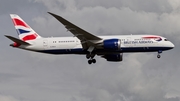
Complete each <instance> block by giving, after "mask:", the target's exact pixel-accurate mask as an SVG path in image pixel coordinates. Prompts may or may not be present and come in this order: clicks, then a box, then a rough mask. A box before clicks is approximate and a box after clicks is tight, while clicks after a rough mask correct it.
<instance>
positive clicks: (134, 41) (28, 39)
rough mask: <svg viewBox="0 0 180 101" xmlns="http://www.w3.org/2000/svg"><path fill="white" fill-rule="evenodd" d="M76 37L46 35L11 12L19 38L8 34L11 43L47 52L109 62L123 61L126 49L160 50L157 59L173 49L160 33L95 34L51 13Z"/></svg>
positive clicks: (89, 60) (135, 50) (31, 49)
mask: <svg viewBox="0 0 180 101" xmlns="http://www.w3.org/2000/svg"><path fill="white" fill-rule="evenodd" d="M48 13H49V14H51V15H52V16H53V17H55V18H56V19H57V20H58V21H59V22H61V23H62V24H63V25H64V26H65V28H66V29H67V30H68V31H70V32H71V33H72V34H73V35H74V36H72V37H51V38H43V37H41V36H40V35H38V34H37V33H36V32H35V31H34V30H33V29H32V28H31V27H30V26H29V25H28V24H27V23H26V22H24V21H23V20H22V19H21V18H20V17H19V16H18V15H16V14H10V16H11V18H12V21H13V23H14V26H15V29H16V31H17V33H18V35H19V39H18V38H15V37H12V36H9V35H5V36H6V37H7V38H9V39H10V40H12V41H13V42H14V43H13V44H10V46H12V47H15V48H21V49H25V50H29V51H35V52H41V53H48V54H79V55H86V58H87V59H88V63H89V64H92V63H96V60H95V59H94V57H95V56H96V55H98V56H101V57H102V58H105V59H106V60H107V61H111V62H119V61H122V60H123V53H127V52H157V53H158V55H157V58H160V54H161V53H162V52H163V51H166V50H170V49H173V48H174V44H173V43H172V42H170V41H169V40H168V39H166V38H164V37H162V36H158V35H114V36H96V35H93V34H91V33H89V32H87V31H85V30H83V29H81V28H80V27H78V26H76V25H74V24H72V23H71V22H69V21H67V20H66V19H64V18H62V17H61V16H58V15H56V14H53V13H50V12H48Z"/></svg>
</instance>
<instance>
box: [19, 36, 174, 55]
mask: <svg viewBox="0 0 180 101" xmlns="http://www.w3.org/2000/svg"><path fill="white" fill-rule="evenodd" d="M149 36H154V35H119V36H118V35H117V36H99V37H100V38H102V39H103V40H106V39H113V38H114V39H120V40H121V50H118V51H117V50H114V51H113V50H102V49H99V50H98V49H97V50H96V53H97V54H101V53H103V54H112V53H125V52H155V51H156V52H157V51H165V50H169V49H172V48H173V47H174V45H173V44H172V43H171V42H170V41H168V40H167V39H166V38H164V37H161V36H156V37H160V40H159V39H156V38H151V37H150V38H144V37H149ZM27 42H28V43H30V44H31V45H30V46H23V45H21V46H19V48H22V49H26V50H31V51H36V52H42V53H49V54H86V53H87V50H83V47H82V45H81V42H80V40H79V39H78V38H76V37H50V38H39V39H36V40H30V41H27Z"/></svg>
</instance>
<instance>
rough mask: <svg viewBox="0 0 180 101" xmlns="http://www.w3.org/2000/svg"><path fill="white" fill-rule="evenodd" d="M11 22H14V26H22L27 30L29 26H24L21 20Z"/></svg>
mask: <svg viewBox="0 0 180 101" xmlns="http://www.w3.org/2000/svg"><path fill="white" fill-rule="evenodd" d="M13 22H14V25H15V26H24V27H27V28H29V26H28V25H26V23H24V22H23V21H21V20H19V19H16V18H14V19H13Z"/></svg>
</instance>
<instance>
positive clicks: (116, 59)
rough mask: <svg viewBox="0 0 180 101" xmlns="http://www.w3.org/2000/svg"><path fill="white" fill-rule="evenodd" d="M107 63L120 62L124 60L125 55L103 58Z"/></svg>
mask: <svg viewBox="0 0 180 101" xmlns="http://www.w3.org/2000/svg"><path fill="white" fill-rule="evenodd" d="M103 57H104V58H105V59H106V60H107V61H111V62H120V61H122V60H123V53H120V54H109V55H104V56H103Z"/></svg>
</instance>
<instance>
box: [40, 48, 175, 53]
mask: <svg viewBox="0 0 180 101" xmlns="http://www.w3.org/2000/svg"><path fill="white" fill-rule="evenodd" d="M169 49H172V48H171V47H148V48H147V47H129V48H121V50H118V51H114V50H103V49H100V50H95V51H93V52H94V53H96V54H111V53H127V52H158V51H159V50H161V51H165V50H169ZM37 52H42V53H48V54H87V53H88V51H87V50H83V49H81V48H77V49H52V50H42V51H37Z"/></svg>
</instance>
